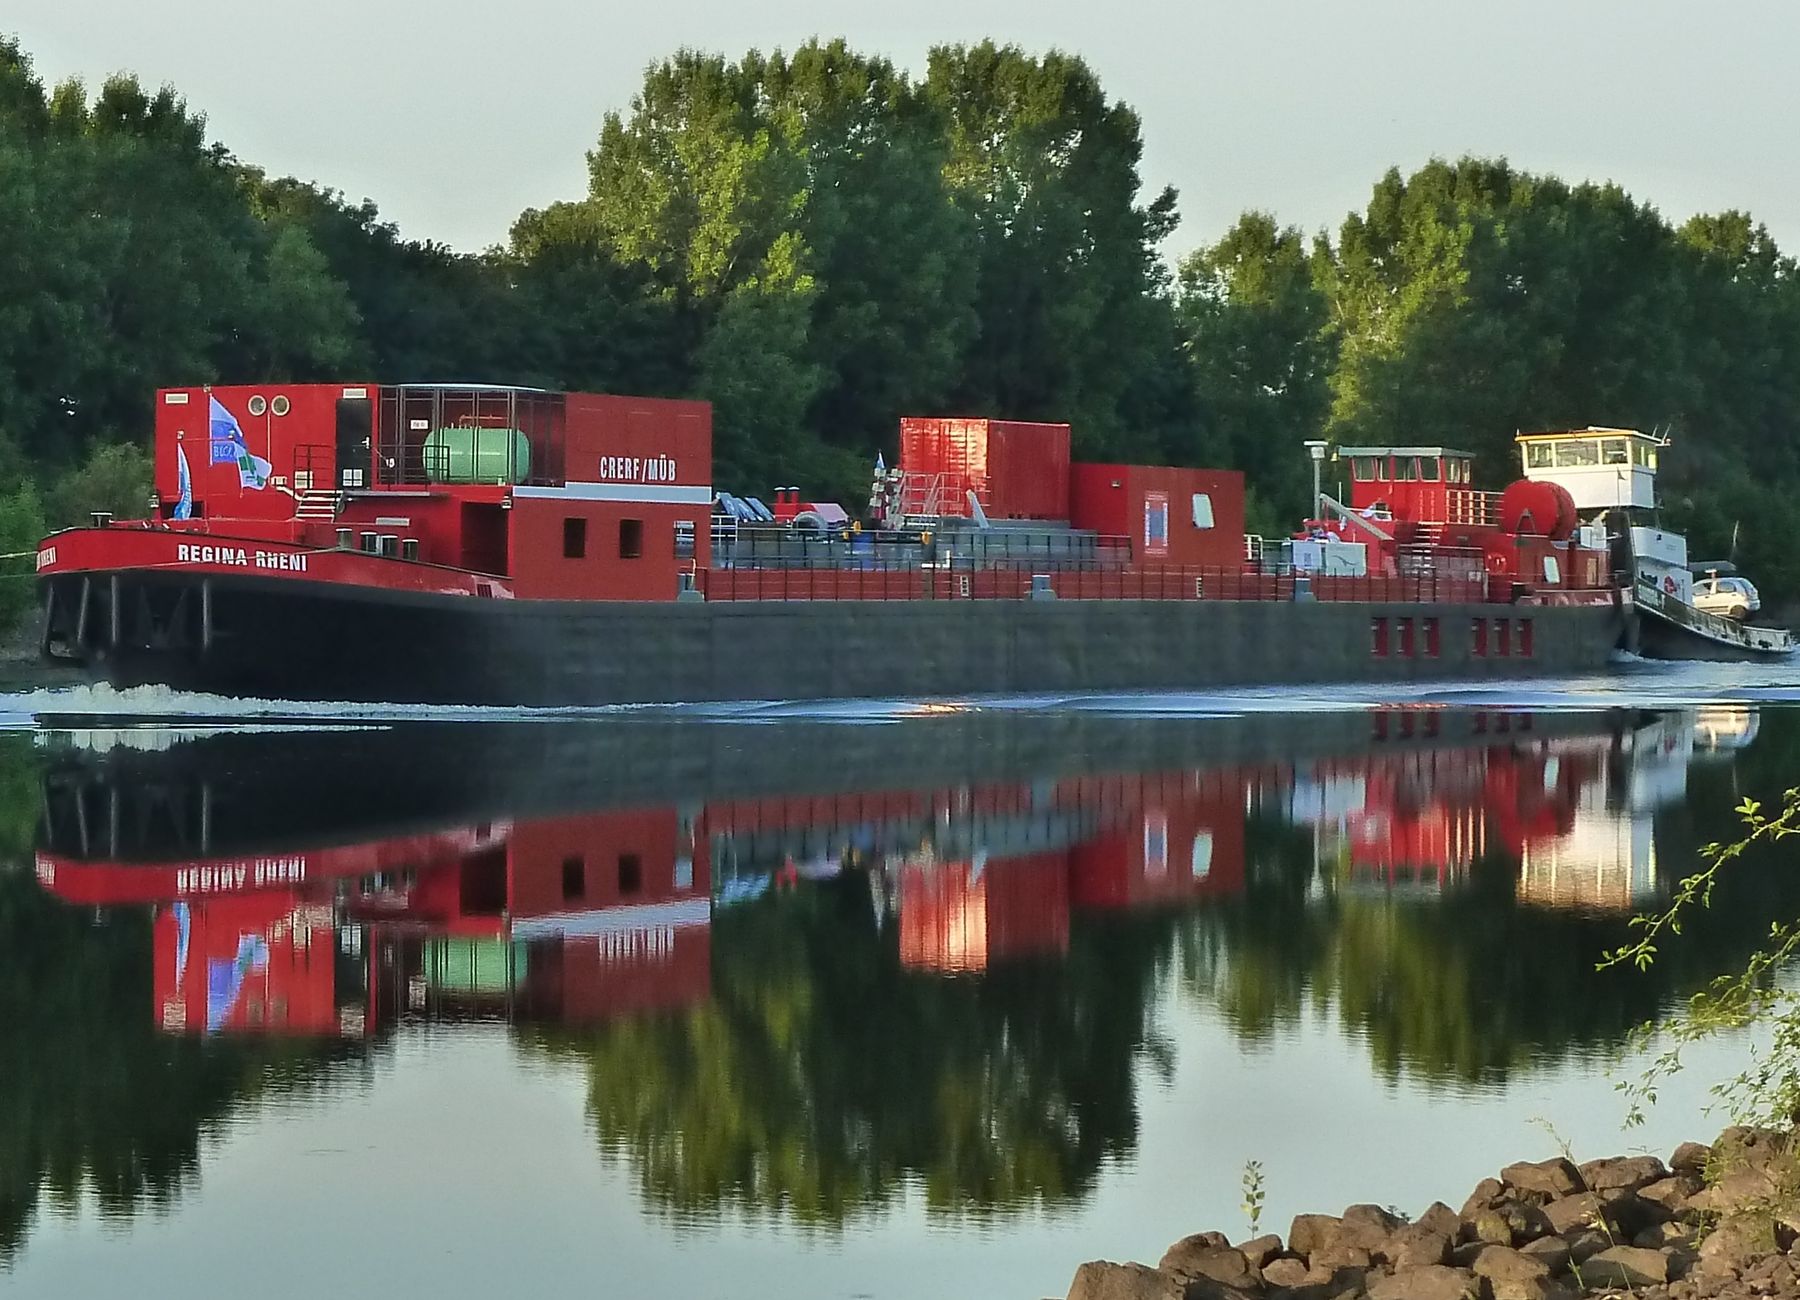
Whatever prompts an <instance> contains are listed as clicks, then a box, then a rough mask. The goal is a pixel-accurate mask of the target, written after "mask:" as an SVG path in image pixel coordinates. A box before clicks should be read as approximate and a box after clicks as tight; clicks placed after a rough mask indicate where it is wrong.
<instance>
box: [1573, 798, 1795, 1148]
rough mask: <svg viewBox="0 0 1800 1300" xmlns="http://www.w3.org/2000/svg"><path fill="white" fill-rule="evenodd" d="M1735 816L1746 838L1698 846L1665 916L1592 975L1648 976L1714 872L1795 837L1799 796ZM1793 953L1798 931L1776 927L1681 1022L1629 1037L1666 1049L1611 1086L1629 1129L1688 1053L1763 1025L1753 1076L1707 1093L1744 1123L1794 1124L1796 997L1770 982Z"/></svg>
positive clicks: (1704, 901)
mask: <svg viewBox="0 0 1800 1300" xmlns="http://www.w3.org/2000/svg"><path fill="white" fill-rule="evenodd" d="M1736 812H1737V814H1738V817H1739V818H1740V819H1741V821H1742V822H1743V825H1744V833H1743V834H1742V835H1740V836H1739V837H1738V838H1737V839H1735V840H1733V841H1731V842H1730V843H1726V844H1720V843H1713V844H1707V845H1705V846H1704V847H1702V848H1701V850H1700V858H1701V861H1702V864H1703V865H1702V866H1701V868H1700V870H1698V871H1696V872H1694V873H1693V874H1692V875H1690V876H1687V877H1685V878H1684V879H1682V881H1681V882H1680V883H1679V884H1678V885H1677V886H1676V887H1675V891H1674V894H1673V895H1672V896H1671V898H1670V901H1669V905H1668V906H1667V907H1666V908H1664V909H1663V910H1662V911H1661V912H1659V913H1655V914H1648V915H1642V916H1635V917H1633V918H1632V919H1631V925H1632V927H1633V928H1634V929H1635V930H1637V931H1638V934H1637V936H1636V938H1635V939H1634V940H1633V941H1632V942H1630V943H1627V944H1623V945H1621V946H1620V947H1618V948H1615V949H1612V950H1610V951H1608V952H1606V953H1604V954H1603V955H1602V957H1601V960H1600V962H1599V965H1598V969H1600V970H1610V969H1612V968H1613V967H1616V966H1624V965H1630V966H1633V967H1635V968H1636V969H1638V970H1646V969H1648V968H1649V967H1650V966H1651V965H1653V964H1654V963H1655V961H1656V959H1657V957H1658V955H1659V953H1660V948H1659V942H1660V941H1661V940H1662V939H1663V938H1664V936H1676V935H1680V934H1681V932H1682V925H1683V921H1684V918H1685V917H1686V915H1687V914H1688V913H1689V912H1690V911H1691V910H1692V909H1693V908H1694V907H1695V906H1700V907H1711V906H1712V899H1713V890H1714V888H1715V887H1716V885H1717V884H1718V880H1719V876H1720V873H1721V871H1723V870H1724V869H1725V868H1726V867H1727V866H1728V865H1729V864H1730V863H1732V862H1735V861H1737V860H1738V859H1739V858H1741V857H1743V856H1744V854H1745V853H1747V852H1749V851H1750V849H1751V848H1753V847H1754V846H1756V845H1758V844H1772V843H1776V842H1778V841H1781V840H1784V839H1786V838H1787V837H1789V836H1791V835H1794V834H1800V788H1792V789H1789V790H1787V791H1785V792H1784V793H1783V795H1782V804H1781V809H1780V811H1779V812H1778V813H1775V814H1773V815H1771V814H1769V813H1767V812H1765V811H1764V808H1763V804H1762V803H1761V802H1760V801H1758V800H1755V799H1745V800H1744V801H1743V802H1742V803H1740V804H1739V805H1738V806H1737V809H1736ZM1797 952H1800V923H1794V922H1783V921H1775V922H1772V923H1771V924H1770V926H1769V933H1768V935H1767V938H1766V940H1765V942H1764V944H1763V946H1762V947H1760V948H1758V949H1757V950H1756V951H1754V952H1752V953H1751V954H1750V956H1749V957H1748V958H1747V959H1746V961H1745V963H1744V967H1743V969H1742V970H1740V971H1736V972H1733V973H1731V974H1726V975H1721V976H1719V977H1717V978H1716V979H1714V980H1713V981H1712V982H1711V983H1710V984H1708V985H1707V986H1706V987H1705V988H1703V989H1701V990H1699V991H1698V992H1696V993H1695V994H1693V995H1692V996H1691V997H1690V998H1688V1000H1687V1002H1686V1004H1685V1005H1684V1006H1683V1007H1682V1009H1681V1010H1680V1012H1678V1013H1677V1014H1675V1015H1673V1016H1669V1017H1666V1018H1663V1019H1661V1020H1653V1021H1651V1022H1649V1023H1647V1024H1645V1025H1642V1026H1639V1028H1638V1029H1637V1030H1635V1031H1634V1032H1633V1035H1632V1038H1631V1046H1632V1048H1633V1049H1634V1050H1635V1051H1639V1052H1649V1051H1651V1050H1652V1048H1653V1047H1654V1046H1655V1045H1656V1044H1658V1043H1661V1044H1662V1048H1661V1050H1660V1051H1658V1052H1657V1053H1656V1055H1655V1056H1654V1057H1653V1058H1652V1060H1651V1062H1650V1064H1649V1066H1648V1067H1647V1068H1646V1069H1645V1070H1644V1072H1643V1074H1642V1075H1640V1076H1639V1078H1638V1079H1637V1080H1636V1081H1630V1080H1624V1081H1621V1082H1620V1083H1618V1084H1617V1085H1616V1088H1617V1090H1618V1091H1619V1092H1620V1093H1622V1094H1624V1095H1625V1097H1626V1098H1627V1102H1628V1108H1627V1112H1626V1118H1625V1122H1626V1124H1627V1126H1636V1125H1639V1124H1642V1123H1643V1121H1644V1108H1645V1107H1646V1106H1650V1105H1654V1104H1655V1103H1656V1099H1657V1095H1658V1090H1659V1088H1660V1086H1661V1084H1662V1082H1663V1081H1664V1080H1666V1079H1667V1078H1668V1077H1669V1076H1671V1075H1673V1074H1675V1073H1677V1072H1678V1071H1679V1070H1680V1069H1681V1068H1682V1053H1683V1050H1684V1049H1685V1048H1687V1047H1688V1046H1690V1045H1692V1044H1694V1043H1697V1042H1699V1041H1701V1040H1703V1039H1706V1038H1709V1037H1711V1036H1712V1035H1714V1034H1717V1033H1720V1032H1722V1031H1728V1030H1741V1029H1746V1028H1749V1027H1751V1026H1754V1025H1759V1024H1763V1025H1767V1026H1768V1027H1769V1029H1770V1040H1769V1042H1768V1044H1767V1045H1766V1046H1764V1047H1762V1048H1758V1047H1756V1046H1754V1045H1752V1047H1751V1048H1750V1049H1749V1050H1750V1060H1751V1063H1750V1065H1749V1067H1748V1068H1746V1069H1745V1070H1743V1071H1742V1072H1740V1073H1739V1074H1737V1075H1735V1076H1734V1077H1732V1078H1730V1079H1727V1080H1725V1081H1723V1082H1721V1083H1718V1084H1715V1085H1713V1087H1712V1089H1711V1091H1712V1094H1713V1096H1714V1097H1715V1098H1717V1099H1718V1102H1719V1104H1721V1105H1724V1106H1725V1107H1726V1108H1727V1109H1728V1110H1729V1111H1730V1112H1731V1113H1732V1114H1734V1115H1736V1116H1739V1117H1740V1118H1745V1119H1752V1118H1762V1119H1768V1118H1774V1117H1781V1118H1784V1119H1787V1120H1788V1121H1789V1122H1792V1121H1793V1120H1794V1119H1795V1118H1796V1117H1800V994H1797V993H1796V991H1795V990H1793V989H1791V988H1784V987H1782V986H1781V985H1780V984H1778V983H1777V982H1776V980H1775V975H1776V972H1778V971H1779V970H1780V969H1781V968H1782V967H1784V966H1786V965H1787V964H1788V963H1789V962H1790V961H1791V960H1793V958H1794V956H1795V955H1796V953H1797Z"/></svg>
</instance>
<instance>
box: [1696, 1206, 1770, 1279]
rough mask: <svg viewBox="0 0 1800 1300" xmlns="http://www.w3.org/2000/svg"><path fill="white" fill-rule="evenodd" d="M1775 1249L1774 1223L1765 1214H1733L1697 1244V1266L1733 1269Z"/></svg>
mask: <svg viewBox="0 0 1800 1300" xmlns="http://www.w3.org/2000/svg"><path fill="white" fill-rule="evenodd" d="M1777 1249H1778V1247H1777V1246H1776V1244H1775V1224H1774V1222H1773V1221H1772V1220H1770V1219H1769V1217H1768V1216H1767V1215H1762V1214H1734V1215H1731V1216H1730V1217H1728V1218H1726V1219H1725V1220H1724V1221H1722V1222H1721V1223H1720V1224H1719V1226H1718V1227H1716V1228H1714V1229H1713V1230H1712V1231H1711V1232H1709V1233H1707V1234H1706V1239H1705V1240H1703V1241H1702V1242H1701V1243H1700V1266H1701V1267H1702V1268H1707V1269H1713V1268H1716V1267H1718V1266H1725V1267H1730V1268H1736V1267H1739V1266H1741V1265H1742V1264H1744V1263H1745V1262H1746V1261H1748V1260H1751V1259H1754V1258H1756V1257H1757V1256H1759V1255H1772V1254H1774V1253H1775V1252H1776V1250H1777Z"/></svg>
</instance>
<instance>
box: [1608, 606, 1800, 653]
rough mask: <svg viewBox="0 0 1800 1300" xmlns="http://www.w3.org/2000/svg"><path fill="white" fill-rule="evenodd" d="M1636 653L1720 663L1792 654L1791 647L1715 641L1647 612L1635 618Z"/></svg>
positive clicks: (1649, 611) (1698, 632)
mask: <svg viewBox="0 0 1800 1300" xmlns="http://www.w3.org/2000/svg"><path fill="white" fill-rule="evenodd" d="M1638 650H1639V653H1640V654H1642V655H1643V656H1644V657H1645V658H1646V659H1671V660H1702V661H1705V662H1707V663H1720V664H1744V663H1770V662H1778V661H1780V660H1783V659H1786V658H1787V657H1788V656H1789V655H1790V654H1792V653H1793V650H1792V648H1791V647H1790V648H1786V649H1770V650H1764V649H1759V648H1757V647H1755V646H1749V645H1738V644H1736V643H1728V642H1723V641H1719V640H1717V639H1715V638H1713V637H1710V636H1707V635H1705V634H1704V633H1703V632H1700V631H1697V630H1695V629H1693V628H1688V627H1683V626H1682V625H1681V624H1679V623H1675V622H1672V621H1670V620H1669V619H1666V618H1663V617H1661V616H1660V615H1658V614H1656V613H1654V612H1652V611H1651V610H1648V609H1646V610H1644V611H1643V612H1642V614H1641V615H1640V619H1639V626H1638Z"/></svg>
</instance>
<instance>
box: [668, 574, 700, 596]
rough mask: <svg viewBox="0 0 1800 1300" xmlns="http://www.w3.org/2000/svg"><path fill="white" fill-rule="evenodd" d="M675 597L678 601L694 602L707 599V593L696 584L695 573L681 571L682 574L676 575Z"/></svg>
mask: <svg viewBox="0 0 1800 1300" xmlns="http://www.w3.org/2000/svg"><path fill="white" fill-rule="evenodd" d="M675 599H676V600H677V601H678V602H688V603H692V602H694V601H703V600H705V599H706V593H705V592H703V591H701V590H700V588H699V587H697V586H695V585H694V575H693V574H691V573H680V574H677V575H676V582H675Z"/></svg>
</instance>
